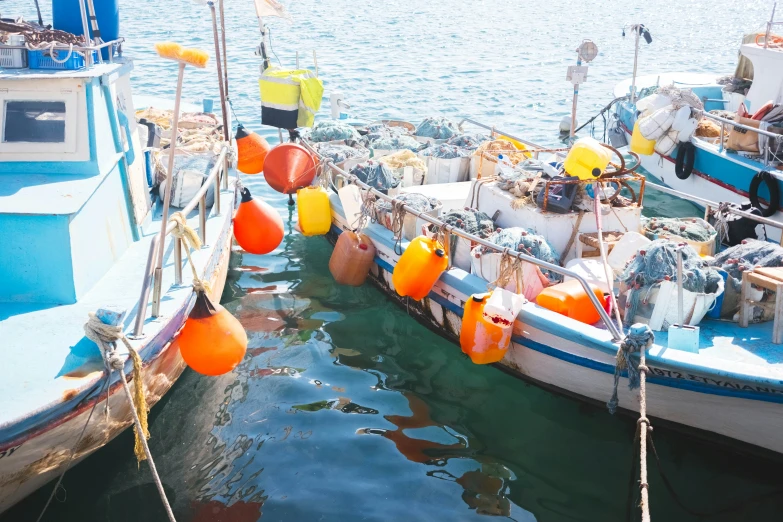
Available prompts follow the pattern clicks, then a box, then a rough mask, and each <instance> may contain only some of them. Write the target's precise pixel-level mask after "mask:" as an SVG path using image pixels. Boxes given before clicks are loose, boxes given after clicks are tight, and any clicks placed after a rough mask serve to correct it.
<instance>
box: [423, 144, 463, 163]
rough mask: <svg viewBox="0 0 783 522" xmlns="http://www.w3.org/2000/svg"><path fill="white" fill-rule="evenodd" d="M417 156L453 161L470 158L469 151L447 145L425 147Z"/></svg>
mask: <svg viewBox="0 0 783 522" xmlns="http://www.w3.org/2000/svg"><path fill="white" fill-rule="evenodd" d="M419 154H421V155H422V156H429V157H431V158H440V159H454V158H466V157H468V156H470V151H469V150H467V149H463V148H461V147H457V146H455V145H449V144H448V143H441V144H440V145H433V146H430V147H427V148H426V149H423V150H420V151H419Z"/></svg>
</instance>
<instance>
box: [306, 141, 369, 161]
mask: <svg viewBox="0 0 783 522" xmlns="http://www.w3.org/2000/svg"><path fill="white" fill-rule="evenodd" d="M354 143H355V145H354V146H350V145H347V144H345V145H343V144H340V143H326V142H324V143H316V144H315V145H314V147H315V150H316V151H318V154H320V155H321V156H324V157H326V158H328V159H330V160H332V161H333V162H334V163H342V162H344V161H345V160H349V159H357V158H361V157H369V154H370V151H369V150H367V149H365V148H364V147H362V146H361V145H359V144H358V143H356V142H354Z"/></svg>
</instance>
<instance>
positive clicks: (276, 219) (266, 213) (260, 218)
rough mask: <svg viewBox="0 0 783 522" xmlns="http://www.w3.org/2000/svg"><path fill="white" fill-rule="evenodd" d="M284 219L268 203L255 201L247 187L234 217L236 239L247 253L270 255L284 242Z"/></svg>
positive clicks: (243, 191) (243, 190)
mask: <svg viewBox="0 0 783 522" xmlns="http://www.w3.org/2000/svg"><path fill="white" fill-rule="evenodd" d="M283 235H284V230H283V219H282V218H281V217H280V214H279V213H278V212H277V211H276V210H275V209H273V208H272V207H271V206H270V205H269V204H268V203H266V202H264V201H261V200H259V199H254V198H253V196H251V195H250V191H249V190H248V189H247V187H244V188H243V189H242V203H240V204H239V209H238V210H237V213H236V215H235V216H234V237H235V238H236V240H237V243H239V246H241V247H242V249H243V250H245V251H246V252H250V253H251V254H268V253H269V252H271V251H272V250H274V249H275V248H277V247H278V246H279V245H280V243H281V242H282V241H283Z"/></svg>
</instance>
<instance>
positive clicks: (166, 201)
mask: <svg viewBox="0 0 783 522" xmlns="http://www.w3.org/2000/svg"><path fill="white" fill-rule="evenodd" d="M184 77H185V64H184V63H180V64H179V72H178V73H177V95H176V97H175V98H174V115H173V116H172V118H171V145H170V146H169V163H168V170H167V172H166V191H165V194H164V196H163V215H162V216H161V218H160V246H159V247H158V260H157V262H156V263H155V289H154V292H153V294H152V295H153V301H152V316H153V317H158V315H159V312H160V306H159V305H160V297H161V290H162V285H163V281H161V279H162V278H163V277H162V276H163V251H164V250H166V228H167V227H168V223H169V206H170V205H171V183H172V179H173V178H174V153H175V152H176V149H177V138H178V137H179V128H178V127H179V102H180V99H181V98H182V81H183V79H184Z"/></svg>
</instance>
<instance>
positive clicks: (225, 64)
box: [218, 0, 228, 99]
mask: <svg viewBox="0 0 783 522" xmlns="http://www.w3.org/2000/svg"><path fill="white" fill-rule="evenodd" d="M218 2H219V6H220V40H221V47H222V49H223V83H225V89H226V99H228V57H227V56H226V14H225V11H224V10H223V0H218Z"/></svg>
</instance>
